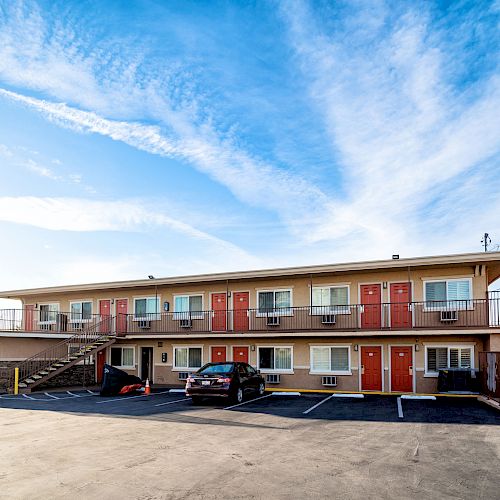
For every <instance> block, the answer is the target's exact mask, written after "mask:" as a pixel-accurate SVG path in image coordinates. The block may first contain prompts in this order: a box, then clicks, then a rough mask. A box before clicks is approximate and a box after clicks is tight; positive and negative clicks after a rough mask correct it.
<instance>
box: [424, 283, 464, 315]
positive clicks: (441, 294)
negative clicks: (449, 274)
mask: <svg viewBox="0 0 500 500" xmlns="http://www.w3.org/2000/svg"><path fill="white" fill-rule="evenodd" d="M424 285H425V287H424V290H425V302H426V303H425V307H426V309H431V310H437V311H439V310H441V309H443V308H444V309H453V310H454V309H468V308H470V307H471V306H472V304H471V299H472V283H471V280H470V279H454V280H443V281H426V282H425V283H424Z"/></svg>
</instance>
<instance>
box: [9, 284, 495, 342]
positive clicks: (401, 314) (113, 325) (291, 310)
mask: <svg viewBox="0 0 500 500" xmlns="http://www.w3.org/2000/svg"><path fill="white" fill-rule="evenodd" d="M94 327H95V328H96V329H97V330H98V331H99V332H100V333H116V334H117V335H118V336H120V335H126V334H131V333H134V334H138V333H143V334H148V333H165V334H181V333H219V332H221V333H223V332H231V333H245V332H276V331H282V332H292V331H297V332H298V331H324V330H325V331H358V330H407V329H438V330H441V329H443V330H450V329H467V328H488V327H497V328H498V327H500V293H499V292H490V294H489V298H487V299H470V300H451V301H426V302H392V303H380V304H379V303H374V304H349V305H343V306H300V307H285V308H276V309H228V310H209V311H191V312H158V313H146V314H145V313H143V314H141V315H140V316H137V315H134V314H118V315H117V316H116V317H114V316H101V315H98V314H95V315H91V316H88V317H85V318H83V317H75V316H74V315H71V314H70V313H57V315H56V316H55V317H54V318H52V319H51V320H50V322H49V323H47V321H46V320H45V318H42V320H40V317H39V315H38V316H37V314H35V311H33V310H28V311H26V310H24V311H22V310H13V309H10V310H0V331H1V330H3V331H19V332H54V333H66V332H68V333H78V332H79V331H87V330H89V329H92V328H94Z"/></svg>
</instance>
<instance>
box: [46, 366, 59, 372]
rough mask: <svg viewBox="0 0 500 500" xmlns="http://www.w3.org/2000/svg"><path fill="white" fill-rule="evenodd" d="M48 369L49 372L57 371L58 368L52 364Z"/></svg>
mask: <svg viewBox="0 0 500 500" xmlns="http://www.w3.org/2000/svg"><path fill="white" fill-rule="evenodd" d="M47 370H49V372H55V371H56V370H57V368H54V367H53V366H50V367H49V368H47Z"/></svg>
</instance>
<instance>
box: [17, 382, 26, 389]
mask: <svg viewBox="0 0 500 500" xmlns="http://www.w3.org/2000/svg"><path fill="white" fill-rule="evenodd" d="M18 387H20V388H21V389H25V388H26V387H28V386H27V384H25V383H24V382H19V384H18Z"/></svg>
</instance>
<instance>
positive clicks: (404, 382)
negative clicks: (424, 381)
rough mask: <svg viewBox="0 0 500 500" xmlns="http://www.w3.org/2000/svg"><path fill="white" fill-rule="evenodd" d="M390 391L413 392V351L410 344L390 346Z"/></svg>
mask: <svg viewBox="0 0 500 500" xmlns="http://www.w3.org/2000/svg"><path fill="white" fill-rule="evenodd" d="M391 391H395V392H413V351H412V347H411V346H399V347H398V346H393V347H391Z"/></svg>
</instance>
